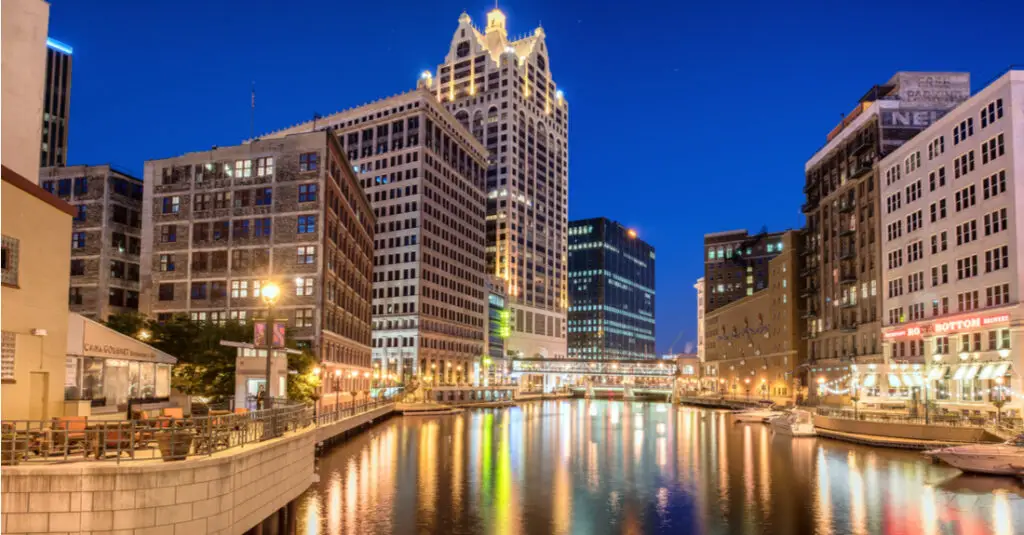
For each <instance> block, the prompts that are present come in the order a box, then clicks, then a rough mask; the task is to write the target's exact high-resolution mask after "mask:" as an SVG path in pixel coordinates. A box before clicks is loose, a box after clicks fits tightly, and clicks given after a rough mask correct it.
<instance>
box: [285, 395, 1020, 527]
mask: <svg viewBox="0 0 1024 535" xmlns="http://www.w3.org/2000/svg"><path fill="white" fill-rule="evenodd" d="M319 470H320V475H321V482H320V483H318V484H317V485H315V486H313V487H312V488H310V490H309V491H308V492H307V493H306V494H305V495H304V496H303V498H302V500H301V503H300V505H299V507H300V509H299V512H300V514H299V526H300V531H301V532H303V533H310V534H318V533H325V534H326V533H331V534H335V533H337V534H349V533H353V534H356V533H358V534H364V533H402V534H405V533H446V534H447V533H453V534H459V533H467V534H468V533H474V534H475V533H480V534H487V535H490V534H496V535H517V534H534V533H536V534H545V535H546V534H549V533H554V534H563V533H574V534H575V533H581V534H592V533H659V532H664V533H713V534H718V533H786V534H788V533H822V534H824V533H837V534H839V533H925V534H939V533H970V534H985V533H994V534H999V535H1004V534H1005V535H1009V534H1012V533H1019V532H1021V531H1022V530H1024V489H1021V487H1020V486H1018V485H1017V483H1015V482H1014V481H1013V480H1010V479H1000V478H987V477H973V476H962V475H959V472H958V471H957V470H954V469H951V468H948V467H943V466H938V465H932V464H930V463H928V462H927V461H926V460H924V459H923V458H922V457H921V456H920V455H918V454H916V453H911V452H901V451H890V450H875V449H870V448H863V447H860V446H854V445H850V444H845V443H841V442H834V441H829V440H824V439H813V438H810V439H806V438H805V439H792V438H789V437H784V436H776V435H774V434H773V433H772V432H771V431H770V429H769V428H768V427H767V426H764V425H761V424H737V423H734V422H733V421H732V419H731V418H730V417H729V415H728V413H725V412H721V411H708V410H703V409H692V408H686V407H670V406H667V405H663V404H646V403H623V402H609V401H588V400H572V401H550V402H543V403H534V404H530V405H525V406H522V407H513V408H507V409H493V410H479V411H469V412H466V413H463V414H460V415H456V416H440V417H406V418H394V419H392V420H390V421H388V422H385V423H382V424H380V425H379V426H377V427H376V428H374V429H372V430H371V431H369V432H367V433H364V434H362V435H360V436H357V437H355V438H353V439H352V440H351V441H349V442H348V443H346V444H344V445H341V446H339V447H337V448H335V449H334V450H333V451H332V452H330V453H329V454H328V455H327V456H326V457H324V458H323V459H321V461H320V467H319Z"/></svg>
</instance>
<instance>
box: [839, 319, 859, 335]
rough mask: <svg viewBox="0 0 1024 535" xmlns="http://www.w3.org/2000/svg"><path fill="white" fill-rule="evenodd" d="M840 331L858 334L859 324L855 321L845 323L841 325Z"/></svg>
mask: <svg viewBox="0 0 1024 535" xmlns="http://www.w3.org/2000/svg"><path fill="white" fill-rule="evenodd" d="M839 330H840V331H842V332H844V333H852V332H857V322H855V321H844V322H842V323H840V324H839Z"/></svg>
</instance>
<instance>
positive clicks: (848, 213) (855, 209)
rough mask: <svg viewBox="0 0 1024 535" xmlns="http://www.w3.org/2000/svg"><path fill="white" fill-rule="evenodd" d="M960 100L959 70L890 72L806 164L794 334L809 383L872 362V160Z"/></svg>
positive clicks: (965, 82) (875, 289)
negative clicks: (798, 324)
mask: <svg viewBox="0 0 1024 535" xmlns="http://www.w3.org/2000/svg"><path fill="white" fill-rule="evenodd" d="M969 95H970V75H968V74H967V73H943V72H899V73H897V74H896V75H894V76H893V77H892V79H890V80H889V81H888V82H887V83H885V84H884V85H880V86H874V87H872V88H871V89H870V90H869V91H868V92H867V94H865V95H864V96H863V97H861V99H860V102H858V103H857V105H856V107H854V108H853V110H852V111H851V112H850V113H849V114H848V115H847V116H846V118H845V119H843V121H842V122H841V123H840V124H839V125H837V126H836V127H835V128H833V129H832V131H831V132H830V133H829V134H828V137H827V138H826V144H825V146H824V147H822V148H821V149H819V150H818V151H817V152H816V153H815V154H814V156H812V157H811V159H810V160H808V161H807V164H806V165H805V173H806V183H805V185H804V192H805V193H806V194H807V202H806V203H805V204H804V205H803V208H802V210H803V213H804V216H805V217H806V219H807V221H806V225H805V228H804V240H805V241H804V247H803V253H804V254H805V255H806V261H805V262H804V268H803V272H802V273H803V275H804V277H805V285H804V292H803V293H804V297H805V298H806V299H807V302H806V304H805V305H806V306H805V309H804V310H805V316H806V325H805V326H804V332H805V336H806V338H807V339H808V344H809V345H808V350H807V356H808V359H809V360H810V361H811V362H810V365H811V373H813V374H815V376H816V377H818V378H824V379H827V380H832V379H836V378H839V377H841V376H843V375H845V374H847V373H848V372H849V365H850V364H851V363H853V362H858V363H867V364H877V363H880V362H881V360H882V355H881V344H880V343H879V334H880V329H881V323H880V321H879V320H880V317H879V309H880V308H881V304H882V303H881V299H882V292H881V290H880V288H879V286H880V285H881V278H882V269H883V266H882V257H881V251H880V248H879V245H878V243H877V242H878V239H879V238H878V237H879V235H880V232H881V230H880V228H881V227H880V224H879V221H880V217H879V200H878V198H879V196H878V190H879V186H878V184H879V181H880V180H881V177H880V176H879V171H878V169H877V167H876V165H875V163H876V162H877V161H878V160H879V159H880V158H881V157H883V156H885V155H886V154H889V153H890V152H892V151H893V150H894V149H896V148H898V147H899V146H900V145H902V144H903V143H904V142H906V141H907V140H909V139H911V138H913V137H914V136H915V135H916V134H917V133H918V132H920V131H921V130H923V129H925V128H927V127H928V126H929V125H931V124H932V123H933V122H935V121H936V120H937V119H938V118H940V117H941V116H942V115H944V114H945V113H946V112H947V111H949V110H950V109H951V108H953V107H955V106H956V105H957V104H959V103H960V102H963V101H964V100H965V99H967V97H968V96H969ZM915 169H916V167H915ZM897 172H898V171H897ZM892 179H893V177H887V180H890V181H891V180H892Z"/></svg>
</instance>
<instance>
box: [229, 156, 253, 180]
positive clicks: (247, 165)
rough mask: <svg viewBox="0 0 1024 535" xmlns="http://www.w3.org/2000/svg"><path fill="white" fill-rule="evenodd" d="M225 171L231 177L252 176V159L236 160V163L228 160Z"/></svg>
mask: <svg viewBox="0 0 1024 535" xmlns="http://www.w3.org/2000/svg"><path fill="white" fill-rule="evenodd" d="M224 172H225V174H226V175H227V176H229V177H235V178H248V177H251V176H252V160H235V164H234V165H231V163H230V162H228V164H227V165H225V166H224Z"/></svg>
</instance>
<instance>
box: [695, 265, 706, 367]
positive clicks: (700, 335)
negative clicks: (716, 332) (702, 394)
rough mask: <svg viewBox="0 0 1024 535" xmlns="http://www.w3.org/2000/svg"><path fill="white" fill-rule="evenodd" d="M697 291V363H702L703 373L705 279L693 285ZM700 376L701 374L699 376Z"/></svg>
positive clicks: (702, 278)
mask: <svg viewBox="0 0 1024 535" xmlns="http://www.w3.org/2000/svg"><path fill="white" fill-rule="evenodd" d="M693 289H694V290H697V361H698V362H700V365H701V368H702V369H701V372H703V366H704V277H701V278H699V279H697V282H696V283H695V284H694V285H693ZM698 375H700V374H698Z"/></svg>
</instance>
